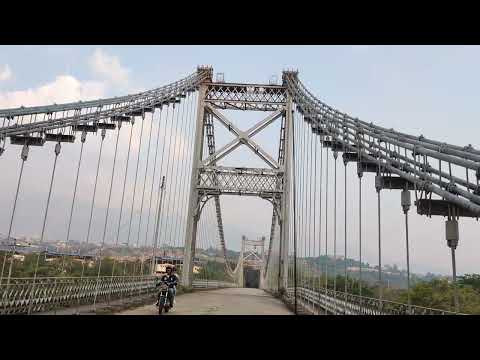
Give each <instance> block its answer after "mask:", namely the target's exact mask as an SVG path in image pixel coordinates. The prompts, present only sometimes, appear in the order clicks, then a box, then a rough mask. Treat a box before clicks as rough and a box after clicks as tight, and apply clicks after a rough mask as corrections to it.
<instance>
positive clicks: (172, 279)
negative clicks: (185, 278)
mask: <svg viewBox="0 0 480 360" xmlns="http://www.w3.org/2000/svg"><path fill="white" fill-rule="evenodd" d="M162 283H165V284H167V285H168V287H169V288H174V287H176V286H177V285H178V277H177V275H175V274H171V275H170V276H169V275H167V274H165V275H163V276H162V277H161V278H160V281H159V282H158V283H157V286H160V285H161V284H162Z"/></svg>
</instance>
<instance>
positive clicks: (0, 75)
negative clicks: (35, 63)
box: [0, 64, 12, 81]
mask: <svg viewBox="0 0 480 360" xmlns="http://www.w3.org/2000/svg"><path fill="white" fill-rule="evenodd" d="M11 77H12V70H10V66H8V64H5V65H3V66H1V65H0V81H4V80H8V79H10V78H11Z"/></svg>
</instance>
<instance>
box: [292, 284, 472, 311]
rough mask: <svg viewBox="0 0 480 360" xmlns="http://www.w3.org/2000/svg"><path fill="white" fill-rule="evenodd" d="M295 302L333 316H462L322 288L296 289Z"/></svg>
mask: <svg viewBox="0 0 480 360" xmlns="http://www.w3.org/2000/svg"><path fill="white" fill-rule="evenodd" d="M287 294H288V296H289V298H290V301H293V296H294V289H293V288H289V289H288V292H287ZM297 298H298V299H297V300H299V301H300V302H301V303H302V305H304V307H306V308H307V309H310V310H312V311H313V309H319V310H318V311H320V312H321V311H322V310H320V309H323V310H327V313H329V314H334V315H463V314H460V313H454V312H451V311H446V310H441V309H432V308H427V307H422V306H417V305H408V304H403V303H398V302H394V301H388V300H380V299H375V298H370V297H366V296H359V295H354V294H346V293H344V292H341V291H333V290H331V289H328V290H326V291H325V289H324V288H322V289H320V290H318V289H317V290H312V289H309V288H304V287H302V288H298V287H297Z"/></svg>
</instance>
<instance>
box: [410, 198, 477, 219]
mask: <svg viewBox="0 0 480 360" xmlns="http://www.w3.org/2000/svg"><path fill="white" fill-rule="evenodd" d="M415 205H417V213H418V214H419V215H428V216H430V215H434V216H449V215H452V216H453V215H456V216H459V217H474V218H475V217H478V215H477V214H475V213H473V212H471V211H469V210H467V209H464V208H461V207H457V206H456V205H455V204H453V203H451V202H449V201H447V200H431V199H419V200H417V201H415ZM449 209H450V210H452V211H451V212H449Z"/></svg>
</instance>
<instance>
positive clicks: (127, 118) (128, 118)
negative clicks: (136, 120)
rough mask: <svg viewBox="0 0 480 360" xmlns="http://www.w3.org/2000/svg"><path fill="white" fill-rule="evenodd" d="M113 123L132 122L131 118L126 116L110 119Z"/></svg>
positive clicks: (115, 116) (116, 116)
mask: <svg viewBox="0 0 480 360" xmlns="http://www.w3.org/2000/svg"><path fill="white" fill-rule="evenodd" d="M110 120H112V121H125V122H127V121H130V120H131V117H130V116H124V115H114V116H112V117H111V118H110Z"/></svg>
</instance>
